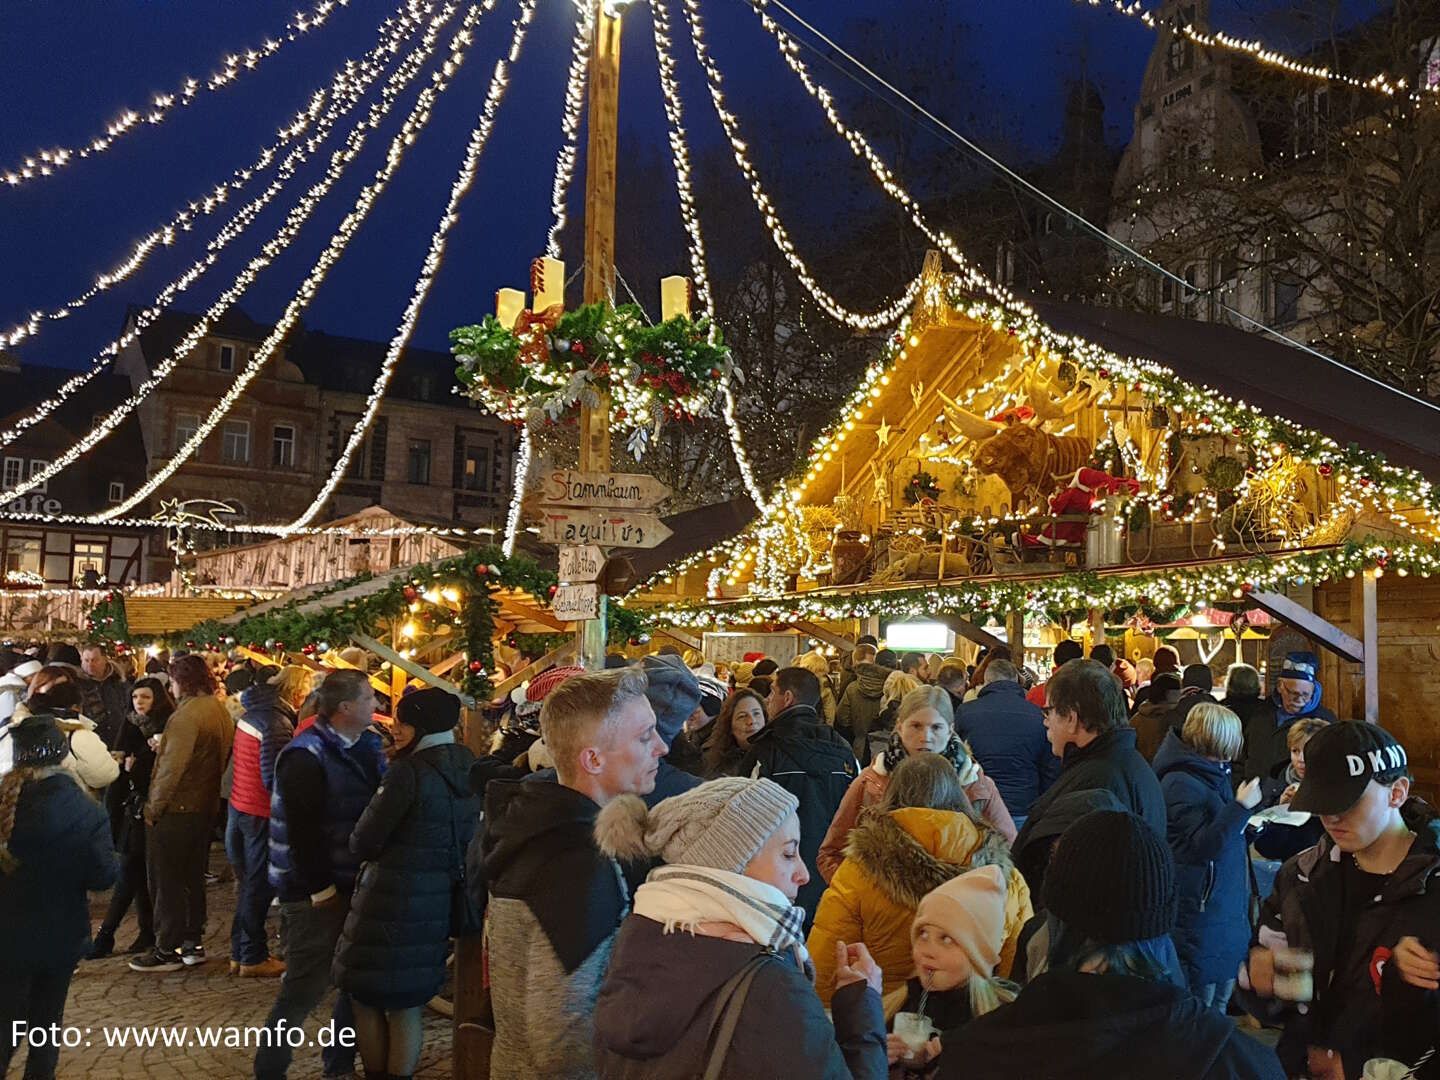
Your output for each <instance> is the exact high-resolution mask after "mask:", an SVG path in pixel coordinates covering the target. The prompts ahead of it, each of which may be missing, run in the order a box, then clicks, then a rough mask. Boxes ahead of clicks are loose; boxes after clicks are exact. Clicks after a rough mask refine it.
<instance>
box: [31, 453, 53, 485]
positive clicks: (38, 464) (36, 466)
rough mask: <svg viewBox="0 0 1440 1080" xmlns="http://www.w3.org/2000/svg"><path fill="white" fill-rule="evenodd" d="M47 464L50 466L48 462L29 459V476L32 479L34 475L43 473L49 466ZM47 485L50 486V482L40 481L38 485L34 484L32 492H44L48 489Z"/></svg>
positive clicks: (39, 459)
mask: <svg viewBox="0 0 1440 1080" xmlns="http://www.w3.org/2000/svg"><path fill="white" fill-rule="evenodd" d="M49 464H50V462H48V461H45V460H42V459H41V458H31V459H30V475H31V477H34V476H35V474H36V473H38V472H43V471H44V470H45V469H46V468H47V467H48V466H49ZM49 485H50V481H48V480H42V481H40V483H38V484H36V485H35V487H34V488H33V489H32V490H35V491H44V490H45V489H46V488H47V487H49Z"/></svg>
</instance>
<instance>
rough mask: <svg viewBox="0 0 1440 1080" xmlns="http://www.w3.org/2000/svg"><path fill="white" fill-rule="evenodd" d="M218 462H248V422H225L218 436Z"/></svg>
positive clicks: (241, 463) (242, 463)
mask: <svg viewBox="0 0 1440 1080" xmlns="http://www.w3.org/2000/svg"><path fill="white" fill-rule="evenodd" d="M220 460H221V461H225V462H229V463H231V464H240V465H244V464H248V463H249V461H250V421H248V420H226V421H225V427H224V429H223V431H222V433H221V436H220Z"/></svg>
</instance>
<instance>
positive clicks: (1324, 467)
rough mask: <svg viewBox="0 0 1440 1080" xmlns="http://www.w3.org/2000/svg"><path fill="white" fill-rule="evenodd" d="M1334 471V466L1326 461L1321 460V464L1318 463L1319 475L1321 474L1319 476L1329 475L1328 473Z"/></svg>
mask: <svg viewBox="0 0 1440 1080" xmlns="http://www.w3.org/2000/svg"><path fill="white" fill-rule="evenodd" d="M1334 471H1335V466H1333V465H1330V464H1328V463H1326V462H1321V464H1320V475H1321V476H1329V475H1330V474H1331V473H1333V472H1334Z"/></svg>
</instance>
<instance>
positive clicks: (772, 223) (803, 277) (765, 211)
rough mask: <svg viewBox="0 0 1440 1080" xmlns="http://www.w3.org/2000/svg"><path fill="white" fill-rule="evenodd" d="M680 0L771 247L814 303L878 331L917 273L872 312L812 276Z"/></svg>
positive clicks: (687, 2) (695, 9) (691, 6)
mask: <svg viewBox="0 0 1440 1080" xmlns="http://www.w3.org/2000/svg"><path fill="white" fill-rule="evenodd" d="M657 2H658V0H657ZM683 2H684V6H685V17H686V20H687V22H688V23H689V26H690V40H691V42H692V43H693V44H694V47H695V55H696V57H697V58H698V59H699V61H700V65H701V67H703V68H704V70H705V82H706V85H707V86H708V87H709V90H710V100H711V102H712V103H713V104H714V106H715V115H716V116H717V117H719V119H720V124H721V126H722V127H723V128H724V129H725V137H726V138H727V139H728V140H729V143H730V149H731V152H732V154H733V155H734V158H735V164H736V165H738V166H739V168H740V171H741V173H742V174H743V175H744V177H745V179H746V181H747V182H748V184H749V188H750V198H751V201H752V202H754V203H755V208H756V209H757V210H758V211H759V212H760V216H761V217H762V218H764V220H765V225H766V227H767V228H768V230H769V232H770V238H771V240H772V241H773V243H774V245H775V249H776V250H777V251H778V252H779V253H780V255H781V257H782V258H784V259H785V261H786V262H787V263H788V264H789V266H790V269H791V270H792V271H794V273H795V276H796V277H797V278H798V279H799V281H800V283H801V285H803V286H804V287H805V290H806V291H807V292H808V293H809V294H810V295H811V296H812V297H814V299H815V302H816V303H817V304H819V305H820V307H821V308H822V309H823V310H824V311H825V313H826V314H828V315H829V316H830V317H831V318H833V319H835V320H836V321H837V322H840V323H843V324H844V325H846V326H849V327H851V328H852V329H855V330H879V329H882V328H884V327H886V326H888V325H890V324H891V323H893V322H894V321H895V320H896V319H898V318H899V317H900V315H901V314H902V313H903V312H904V311H905V310H906V309H908V308H909V307H910V305H911V304H912V303H913V302H914V299H915V295H916V293H917V292H918V291H919V289H920V275H919V274H917V275H916V276H915V278H914V280H913V281H911V282H910V284H909V285H907V286H906V288H905V291H904V292H903V293H902V294H901V295H900V296H899V297H897V298H896V299H894V300H892V301H891V302H890V303H888V304H886V305H885V306H884V307H882V308H880V309H879V310H877V311H873V312H860V311H852V310H851V309H850V308H847V307H846V306H845V305H844V304H842V303H840V302H839V301H838V300H836V299H835V298H834V297H833V296H831V295H830V294H829V293H828V292H826V291H825V289H824V288H823V287H822V286H821V285H820V283H819V282H818V281H817V280H816V279H815V277H814V275H812V274H811V273H810V269H809V267H808V266H806V264H805V261H804V260H803V259H802V258H800V256H799V254H798V253H797V252H796V250H795V245H794V243H793V242H792V241H791V239H790V234H789V232H788V230H786V228H785V226H784V225H783V224H782V223H781V221H780V217H779V215H778V213H777V211H776V209H775V205H774V203H773V202H771V200H770V197H769V195H767V194H766V193H765V189H764V187H763V186H762V185H761V183H760V178H759V176H758V174H757V173H756V170H755V166H754V165H753V164H752V163H751V161H750V157H749V154H748V153H747V147H746V144H745V141H744V140H743V139H742V138H741V137H740V130H739V121H738V118H737V117H736V116H735V114H734V113H732V112H730V111H729V110H728V109H726V108H725V95H724V93H723V91H722V89H721V82H722V80H721V76H720V69H719V68H718V67H716V65H715V61H714V60H713V59H712V58H711V56H710V50H709V47H708V46H707V45H706V44H705V38H704V35H703V33H702V32H701V20H700V4H699V0H683Z"/></svg>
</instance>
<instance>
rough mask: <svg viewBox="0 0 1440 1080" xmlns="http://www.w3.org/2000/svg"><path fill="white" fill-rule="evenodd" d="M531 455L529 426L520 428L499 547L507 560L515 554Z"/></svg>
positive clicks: (523, 425)
mask: <svg viewBox="0 0 1440 1080" xmlns="http://www.w3.org/2000/svg"><path fill="white" fill-rule="evenodd" d="M531 453H532V446H531V437H530V425H529V424H522V425H521V427H520V455H519V457H518V458H517V459H516V461H515V484H514V490H513V492H512V494H511V497H510V512H509V513H508V514H506V515H505V542H504V544H503V545H502V546H501V550H502V551H504V553H505V557H506V558H507V559H508V558H509V557H510V556H511V555H513V554H514V552H515V539H516V537H517V536H518V535H519V532H520V507H521V504H522V503H523V502H524V492H525V481H526V480H527V479H529V476H530V455H531Z"/></svg>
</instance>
